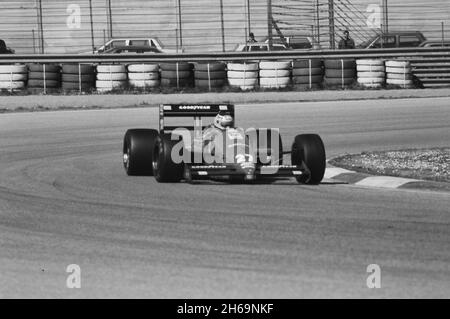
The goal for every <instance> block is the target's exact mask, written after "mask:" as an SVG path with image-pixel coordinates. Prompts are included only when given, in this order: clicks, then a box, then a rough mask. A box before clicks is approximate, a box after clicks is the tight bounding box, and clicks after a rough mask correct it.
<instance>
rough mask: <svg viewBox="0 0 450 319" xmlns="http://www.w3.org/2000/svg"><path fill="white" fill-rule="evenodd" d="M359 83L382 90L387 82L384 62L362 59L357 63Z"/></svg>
mask: <svg viewBox="0 0 450 319" xmlns="http://www.w3.org/2000/svg"><path fill="white" fill-rule="evenodd" d="M356 70H357V72H358V83H359V84H361V85H362V86H364V87H368V88H381V87H382V86H383V85H384V84H385V82H386V72H385V71H386V69H385V65H384V61H383V60H375V59H373V60H371V59H361V60H357V61H356Z"/></svg>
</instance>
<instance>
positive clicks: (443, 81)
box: [411, 58, 450, 88]
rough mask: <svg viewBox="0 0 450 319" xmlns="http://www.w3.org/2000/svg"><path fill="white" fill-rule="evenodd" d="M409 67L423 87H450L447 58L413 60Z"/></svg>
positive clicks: (449, 66) (449, 68)
mask: <svg viewBox="0 0 450 319" xmlns="http://www.w3.org/2000/svg"><path fill="white" fill-rule="evenodd" d="M411 67H412V73H413V76H415V77H416V78H417V79H418V80H419V81H420V83H421V84H422V85H423V87H424V88H437V87H450V60H449V59H440V58H434V59H428V60H413V61H411Z"/></svg>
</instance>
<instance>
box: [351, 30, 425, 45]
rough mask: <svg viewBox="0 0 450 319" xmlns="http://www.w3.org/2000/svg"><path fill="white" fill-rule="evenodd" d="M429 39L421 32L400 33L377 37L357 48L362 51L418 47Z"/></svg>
mask: <svg viewBox="0 0 450 319" xmlns="http://www.w3.org/2000/svg"><path fill="white" fill-rule="evenodd" d="M426 40H427V39H426V38H425V36H424V35H423V34H422V33H421V32H419V31H398V32H394V31H392V32H389V33H385V34H382V35H377V36H375V37H373V38H372V39H370V40H369V41H366V42H364V43H362V44H360V45H358V46H357V47H358V48H360V49H378V48H408V47H418V46H420V44H421V43H423V42H425V41H426Z"/></svg>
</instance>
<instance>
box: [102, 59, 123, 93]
mask: <svg viewBox="0 0 450 319" xmlns="http://www.w3.org/2000/svg"><path fill="white" fill-rule="evenodd" d="M127 84H128V73H127V68H126V67H125V65H121V64H100V65H97V80H96V81H95V87H96V88H97V92H110V91H113V90H117V89H124V88H125V87H126V86H127Z"/></svg>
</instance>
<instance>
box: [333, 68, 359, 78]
mask: <svg viewBox="0 0 450 319" xmlns="http://www.w3.org/2000/svg"><path fill="white" fill-rule="evenodd" d="M355 76H356V70H355V69H325V77H327V78H354V77H355Z"/></svg>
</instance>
